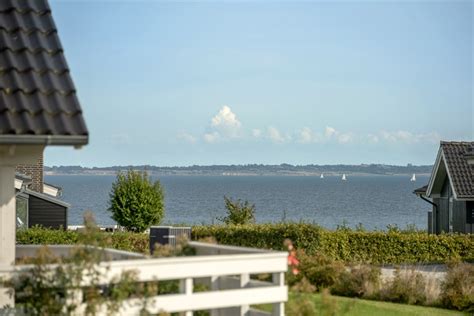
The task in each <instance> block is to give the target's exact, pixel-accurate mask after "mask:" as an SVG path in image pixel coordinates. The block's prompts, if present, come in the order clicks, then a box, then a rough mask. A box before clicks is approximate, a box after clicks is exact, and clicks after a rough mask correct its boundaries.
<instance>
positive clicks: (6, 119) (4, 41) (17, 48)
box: [0, 0, 88, 145]
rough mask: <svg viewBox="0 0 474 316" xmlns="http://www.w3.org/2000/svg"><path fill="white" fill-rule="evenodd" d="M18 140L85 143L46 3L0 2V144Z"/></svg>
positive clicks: (27, 0)
mask: <svg viewBox="0 0 474 316" xmlns="http://www.w3.org/2000/svg"><path fill="white" fill-rule="evenodd" d="M19 139H22V141H21V142H22V143H49V144H55V143H56V144H63V145H84V144H87V141H88V131H87V127H86V125H85V122H84V119H83V116H82V110H81V107H80V105H79V101H78V99H77V97H76V90H75V87H74V84H73V82H72V79H71V76H70V74H69V68H68V66H67V63H66V60H65V58H64V54H63V49H62V46H61V43H60V40H59V37H58V33H57V29H56V26H55V24H54V21H53V18H52V16H51V9H50V7H49V5H48V2H47V0H1V1H0V144H1V143H6V142H9V143H15V142H16V141H17V140H19Z"/></svg>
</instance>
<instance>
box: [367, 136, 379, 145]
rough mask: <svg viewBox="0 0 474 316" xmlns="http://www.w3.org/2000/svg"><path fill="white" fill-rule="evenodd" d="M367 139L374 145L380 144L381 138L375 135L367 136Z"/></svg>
mask: <svg viewBox="0 0 474 316" xmlns="http://www.w3.org/2000/svg"><path fill="white" fill-rule="evenodd" d="M367 139H368V140H369V143H372V144H376V143H378V142H379V137H378V136H377V135H374V134H369V135H367Z"/></svg>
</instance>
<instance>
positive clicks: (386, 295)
mask: <svg viewBox="0 0 474 316" xmlns="http://www.w3.org/2000/svg"><path fill="white" fill-rule="evenodd" d="M425 287H426V281H425V278H424V277H423V275H422V274H421V273H418V272H416V271H414V270H407V269H404V270H400V269H396V270H395V276H394V279H393V280H392V282H391V283H390V284H389V285H388V286H387V287H385V288H384V289H383V290H382V291H381V293H380V295H381V299H382V300H385V301H390V302H394V303H404V304H413V305H415V304H417V305H423V304H424V303H425V302H426V292H425Z"/></svg>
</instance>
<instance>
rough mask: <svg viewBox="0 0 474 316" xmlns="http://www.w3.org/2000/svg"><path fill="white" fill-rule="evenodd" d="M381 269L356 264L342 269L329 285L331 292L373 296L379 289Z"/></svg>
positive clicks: (355, 295) (365, 296)
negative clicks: (334, 280) (330, 285)
mask: <svg viewBox="0 0 474 316" xmlns="http://www.w3.org/2000/svg"><path fill="white" fill-rule="evenodd" d="M380 274H381V270H380V268H378V267H372V266H367V265H358V266H355V267H352V268H350V270H349V271H348V270H344V271H343V273H341V275H340V276H339V278H338V279H337V280H336V282H335V283H334V285H333V286H332V287H331V293H332V294H336V295H341V296H349V297H363V298H374V297H375V296H376V295H377V293H378V291H379V290H380V285H381V280H380Z"/></svg>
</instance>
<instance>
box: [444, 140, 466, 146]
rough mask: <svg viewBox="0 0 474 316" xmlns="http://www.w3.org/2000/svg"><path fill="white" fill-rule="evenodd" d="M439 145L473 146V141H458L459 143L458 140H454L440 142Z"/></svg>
mask: <svg viewBox="0 0 474 316" xmlns="http://www.w3.org/2000/svg"><path fill="white" fill-rule="evenodd" d="M440 144H441V145H446V144H447V145H449V144H453V145H454V144H462V145H467V144H474V141H463V140H460V141H459V140H458V141H456V140H454V141H447V140H442V141H440Z"/></svg>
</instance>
